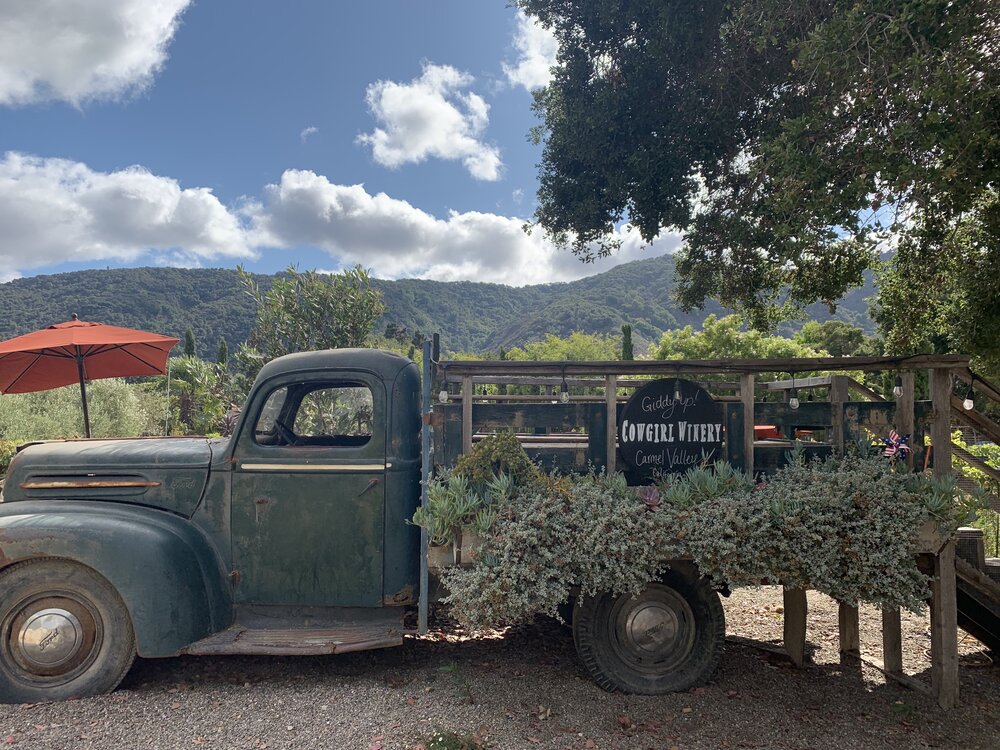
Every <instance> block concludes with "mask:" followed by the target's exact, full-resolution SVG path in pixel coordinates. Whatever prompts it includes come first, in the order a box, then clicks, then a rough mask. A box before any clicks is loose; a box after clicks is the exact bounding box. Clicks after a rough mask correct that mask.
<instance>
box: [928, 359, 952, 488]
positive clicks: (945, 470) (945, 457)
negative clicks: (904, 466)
mask: <svg viewBox="0 0 1000 750" xmlns="http://www.w3.org/2000/svg"><path fill="white" fill-rule="evenodd" d="M930 376H931V403H932V404H933V405H934V414H933V416H932V418H931V445H932V446H933V448H934V454H933V458H934V476H936V477H942V476H945V475H946V474H950V473H951V372H949V371H948V370H931V373H930Z"/></svg>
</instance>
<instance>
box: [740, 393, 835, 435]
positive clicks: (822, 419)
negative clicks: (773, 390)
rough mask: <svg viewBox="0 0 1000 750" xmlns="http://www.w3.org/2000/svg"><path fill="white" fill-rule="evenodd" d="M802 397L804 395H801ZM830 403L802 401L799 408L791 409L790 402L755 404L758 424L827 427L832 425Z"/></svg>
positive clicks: (782, 426) (755, 415)
mask: <svg viewBox="0 0 1000 750" xmlns="http://www.w3.org/2000/svg"><path fill="white" fill-rule="evenodd" d="M799 398H800V399H801V398H802V397H801V396H799ZM830 414H831V411H830V404H829V403H827V402H826V401H801V403H800V404H799V408H798V409H790V408H789V407H788V404H779V403H773V402H769V401H764V402H758V403H756V404H754V417H755V421H756V423H757V424H772V425H774V426H776V427H780V428H785V427H804V428H818V429H826V428H827V427H829V426H830Z"/></svg>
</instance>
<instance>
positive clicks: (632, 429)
mask: <svg viewBox="0 0 1000 750" xmlns="http://www.w3.org/2000/svg"><path fill="white" fill-rule="evenodd" d="M675 428H676V429H675ZM637 440H641V441H642V442H645V443H718V442H721V440H722V423H721V422H715V423H712V422H700V423H691V422H677V423H676V424H674V423H673V422H668V423H667V424H663V423H662V422H658V423H657V422H654V423H648V424H643V423H641V422H640V423H639V424H636V423H635V422H629V421H628V420H627V419H626V420H625V421H623V422H622V434H621V441H622V442H623V443H632V442H635V441H637Z"/></svg>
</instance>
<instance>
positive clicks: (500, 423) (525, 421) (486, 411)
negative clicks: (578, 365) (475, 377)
mask: <svg viewBox="0 0 1000 750" xmlns="http://www.w3.org/2000/svg"><path fill="white" fill-rule="evenodd" d="M552 401H553V399H547V401H546V403H544V404H481V403H479V402H478V401H477V402H476V406H475V418H474V419H473V423H472V429H473V433H477V432H483V431H495V430H514V431H515V432H533V431H534V430H535V429H536V428H539V427H544V428H545V429H547V430H552V431H555V432H559V431H564V432H565V431H570V430H577V429H579V428H581V427H583V426H584V425H586V424H588V423H589V422H590V420H591V419H592V415H593V414H594V413H595V412H597V411H601V412H603V411H604V410H605V409H606V408H607V406H606V404H605V403H604V402H603V400H602V401H601V402H600V403H593V402H591V403H578V402H570V403H568V404H563V403H552ZM601 445H602V446H603V445H604V432H603V430H602V432H601ZM602 450H603V448H602Z"/></svg>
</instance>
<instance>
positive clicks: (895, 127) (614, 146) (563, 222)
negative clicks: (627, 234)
mask: <svg viewBox="0 0 1000 750" xmlns="http://www.w3.org/2000/svg"><path fill="white" fill-rule="evenodd" d="M516 4H517V5H518V6H519V7H521V8H522V9H523V10H525V11H526V12H527V13H528V14H530V15H533V16H535V17H536V18H538V19H539V20H540V21H541V22H542V23H543V24H544V25H545V26H547V27H549V28H550V29H551V30H552V31H553V32H554V33H555V36H556V37H557V39H558V41H559V55H558V62H557V65H556V66H555V68H554V69H553V79H552V82H551V83H550V85H549V86H548V87H546V88H545V89H542V90H541V91H539V92H538V93H537V95H536V109H537V111H538V112H539V113H540V115H541V116H542V118H543V120H544V124H543V125H542V126H541V127H539V128H538V129H537V131H536V133H535V135H536V138H537V139H538V140H539V141H540V142H541V143H542V144H543V146H544V149H543V155H542V161H541V165H540V187H539V194H538V208H537V211H536V216H535V218H536V221H537V223H538V224H539V225H540V226H541V227H542V228H544V229H545V230H546V231H547V232H549V233H550V234H551V235H552V236H553V237H554V238H555V239H556V240H558V241H561V242H563V243H567V244H569V245H570V246H572V248H573V250H574V252H576V253H577V254H578V255H580V256H581V257H583V258H584V259H587V258H592V257H593V256H594V255H595V254H600V253H606V252H610V251H612V250H613V247H614V246H613V243H612V242H610V241H609V239H608V238H609V237H611V233H612V231H613V230H614V229H615V227H616V226H618V225H619V223H620V222H622V221H623V220H627V221H628V222H630V223H631V224H632V225H634V226H635V227H636V228H638V230H639V231H640V232H641V234H642V236H643V238H644V239H645V240H647V241H648V240H652V239H653V238H654V237H656V236H657V234H658V233H659V232H660V231H661V230H662V229H663V228H675V229H680V230H683V231H685V232H686V244H685V247H684V248H683V250H682V252H681V254H680V258H679V263H678V272H679V274H680V277H681V286H680V290H679V296H680V299H681V301H682V302H683V303H684V304H685V305H687V306H688V307H700V306H701V305H702V304H703V303H704V302H705V300H706V299H709V298H716V299H718V300H719V301H720V302H722V303H723V304H724V305H727V306H730V307H733V308H734V309H737V310H739V311H741V312H743V313H744V314H746V315H747V316H748V317H749V319H750V320H751V322H752V323H754V324H755V325H758V326H767V325H770V324H772V323H773V322H774V321H775V320H776V319H777V318H778V317H780V316H782V315H784V314H787V313H788V312H790V310H789V308H795V307H798V306H801V305H804V304H808V303H810V302H813V301H817V300H822V301H827V302H829V303H831V304H832V302H833V301H834V300H837V299H838V298H839V297H840V296H842V295H843V294H844V292H845V291H846V290H847V289H848V288H850V287H852V286H856V285H859V284H860V283H861V282H862V273H863V272H864V270H865V269H867V268H870V267H872V266H873V265H875V264H876V263H877V260H878V257H879V252H880V251H883V250H886V249H889V248H891V247H892V246H893V243H895V242H898V241H900V239H901V238H902V240H903V241H904V242H905V241H906V239H907V238H911V237H913V236H914V235H915V234H916V233H919V231H920V229H919V227H920V226H921V225H923V224H926V223H927V222H933V223H934V224H936V225H940V226H945V227H954V226H955V225H956V224H957V223H959V222H961V221H962V220H964V219H965V218H966V217H968V216H970V215H974V214H975V213H976V212H977V209H978V207H979V206H981V204H982V201H983V200H984V196H986V195H987V194H988V193H989V192H990V190H991V189H992V188H994V187H995V186H996V185H997V184H998V178H1000V73H998V67H1000V66H998V60H1000V15H998V14H997V13H996V6H995V2H994V0H851V2H846V1H845V0H801V1H800V2H794V3H792V2H788V1H787V0H742V1H741V2H732V1H731V0H705V2H700V3H690V2H688V1H687V0H586V1H584V0H576V1H574V0H516Z"/></svg>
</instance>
